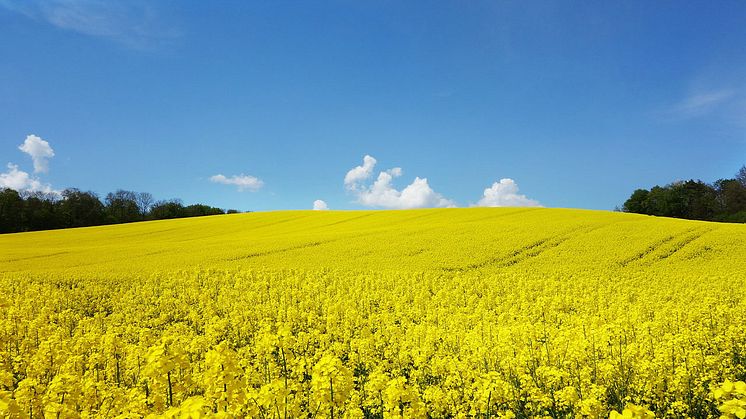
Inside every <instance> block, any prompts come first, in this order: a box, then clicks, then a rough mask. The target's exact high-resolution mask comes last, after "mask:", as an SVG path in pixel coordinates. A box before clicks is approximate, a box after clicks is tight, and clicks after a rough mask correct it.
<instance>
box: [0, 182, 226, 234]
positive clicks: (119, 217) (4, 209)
mask: <svg viewBox="0 0 746 419" xmlns="http://www.w3.org/2000/svg"><path fill="white" fill-rule="evenodd" d="M217 214H225V211H223V210H222V209H220V208H215V207H210V206H208V205H202V204H196V205H189V206H186V207H185V206H184V205H183V204H182V203H181V201H179V200H171V201H160V202H157V203H155V204H153V196H152V195H151V194H149V193H146V192H140V193H136V192H131V191H125V190H121V189H120V190H118V191H116V192H112V193H109V194H107V195H106V198H105V199H104V202H101V200H100V199H99V197H98V196H97V195H96V194H95V193H93V192H82V191H80V190H78V189H74V188H70V189H65V190H64V191H63V192H62V194H53V193H42V192H24V193H18V192H17V191H15V190H13V189H0V233H15V232H21V231H36V230H50V229H56V228H68V227H88V226H96V225H102V224H118V223H129V222H133V221H144V220H159V219H165V218H183V217H198V216H203V215H217Z"/></svg>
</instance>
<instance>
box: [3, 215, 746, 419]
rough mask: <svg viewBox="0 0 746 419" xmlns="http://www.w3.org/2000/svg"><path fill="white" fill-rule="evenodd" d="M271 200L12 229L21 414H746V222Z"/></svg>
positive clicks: (7, 308) (16, 387)
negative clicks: (288, 206) (344, 207)
mask: <svg viewBox="0 0 746 419" xmlns="http://www.w3.org/2000/svg"><path fill="white" fill-rule="evenodd" d="M253 216H254V215H253V214H249V215H240V216H226V217H210V218H211V219H209V220H205V219H195V220H187V221H184V220H176V221H173V222H156V223H142V224H143V225H132V226H113V227H112V226H108V227H101V228H95V229H81V230H70V231H63V232H48V233H32V234H21V235H8V236H5V237H0V251H3V252H4V253H2V256H0V416H7V417H19V418H42V417H55V418H56V417H59V418H67V417H80V418H92V417H104V418H106V417H109V418H161V417H164V418H177V417H184V418H201V417H221V418H233V417H256V418H297V417H317V418H322V417H328V418H340V419H342V418H420V417H422V418H425V417H429V418H500V417H506V418H527V417H553V418H558V417H562V418H565V417H578V418H580V417H587V418H608V417H614V418H616V417H619V418H650V417H655V416H657V417H718V416H721V415H722V416H723V417H728V418H741V419H743V418H744V415H746V385H744V383H743V380H744V379H746V334H744V330H746V258H744V257H743V249H745V248H746V229H744V228H743V226H723V225H718V224H711V223H696V222H685V221H680V220H657V219H652V218H649V217H641V216H632V215H626V214H611V213H593V212H581V211H563V210H516V209H500V210H485V209H474V210H438V211H411V212H410V211H398V212H396V211H392V212H380V213H356V212H351V213H326V214H317V213H313V214H309V213H290V214H288V213H276V214H256V217H257V218H256V219H254V218H252V217H253ZM376 217H380V220H376ZM213 218H214V219H213ZM371 219H373V220H374V221H375V222H373V221H371ZM245 224H248V225H249V226H248V227H247V226H246V225H245ZM288 225H291V226H293V227H292V228H290V227H288ZM206 227H211V228H212V230H209V229H208V230H204V229H203V228H206ZM231 228H232V229H233V230H231ZM243 229H245V231H244V230H243ZM236 231H238V232H236ZM213 234H214V235H215V236H216V237H218V238H220V239H221V240H222V242H224V243H223V244H220V243H221V240H218V239H216V238H215V237H213V236H212V235H213ZM30 237H32V238H33V240H34V241H35V243H36V245H35V246H31V245H29V244H27V243H28V242H27V241H30V240H32V239H31V238H30ZM312 237H316V238H315V239H312ZM314 240H315V241H317V242H319V244H313V243H315V241H314ZM153 242H156V243H159V245H158V246H156V247H157V249H161V250H162V252H161V253H158V250H157V249H154V248H153ZM244 242H245V243H247V244H246V245H245V246H244V247H241V246H240V245H239V243H244ZM195 243H196V244H195ZM96 245H97V246H98V247H96ZM142 249H146V251H145V253H147V254H145V253H143V250H142ZM150 253H152V254H150ZM241 255H243V256H245V257H244V258H240V257H239V256H241ZM739 256H740V258H739ZM159 260H160V262H161V265H160V267H159V266H158V261H159ZM190 260H191V262H190ZM179 266H180V267H181V269H179V268H178V267H179ZM620 412H621V413H620Z"/></svg>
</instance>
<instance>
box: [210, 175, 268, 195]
mask: <svg viewBox="0 0 746 419" xmlns="http://www.w3.org/2000/svg"><path fill="white" fill-rule="evenodd" d="M210 182H214V183H222V184H224V185H235V186H237V187H238V190H239V192H243V191H251V192H256V191H258V190H259V189H261V188H262V186H264V182H262V180H261V179H259V178H257V177H254V176H249V175H244V174H240V175H234V176H230V177H227V176H224V175H221V174H217V175H215V176H212V177H210Z"/></svg>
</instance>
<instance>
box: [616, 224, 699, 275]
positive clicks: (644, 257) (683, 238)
mask: <svg viewBox="0 0 746 419" xmlns="http://www.w3.org/2000/svg"><path fill="white" fill-rule="evenodd" d="M711 231H713V229H712V228H691V229H688V230H685V231H683V232H681V233H679V234H674V235H669V236H666V237H664V238H663V239H660V240H657V241H655V242H653V243H652V244H650V245H648V246H647V247H646V248H645V249H644V250H643V251H641V252H638V253H636V254H635V255H633V256H630V257H628V258H626V259H623V260H622V261H621V262H619V263H618V264H619V266H621V267H625V266H627V265H629V264H631V263H635V262H642V263H647V264H652V263H655V262H658V261H661V260H664V259H667V258H668V257H670V256H671V255H673V254H674V253H676V252H678V251H679V250H681V249H683V248H684V247H685V246H687V245H688V244H689V243H691V242H693V241H695V240H697V239H699V238H700V237H702V236H703V235H705V234H707V233H709V232H711Z"/></svg>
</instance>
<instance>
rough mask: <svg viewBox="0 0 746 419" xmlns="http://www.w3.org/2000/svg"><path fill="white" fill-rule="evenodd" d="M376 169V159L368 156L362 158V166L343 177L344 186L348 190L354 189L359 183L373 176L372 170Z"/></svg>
mask: <svg viewBox="0 0 746 419" xmlns="http://www.w3.org/2000/svg"><path fill="white" fill-rule="evenodd" d="M374 167H376V159H374V158H373V157H371V156H369V155H367V154H366V155H365V157H363V165H362V166H357V167H354V168H352V169H350V171H349V172H347V174H346V175H345V186H346V187H347V188H348V189H354V188H355V187H357V184H358V183H359V182H362V181H364V180H366V179H368V178H369V177H370V175H371V174H373V168H374Z"/></svg>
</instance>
